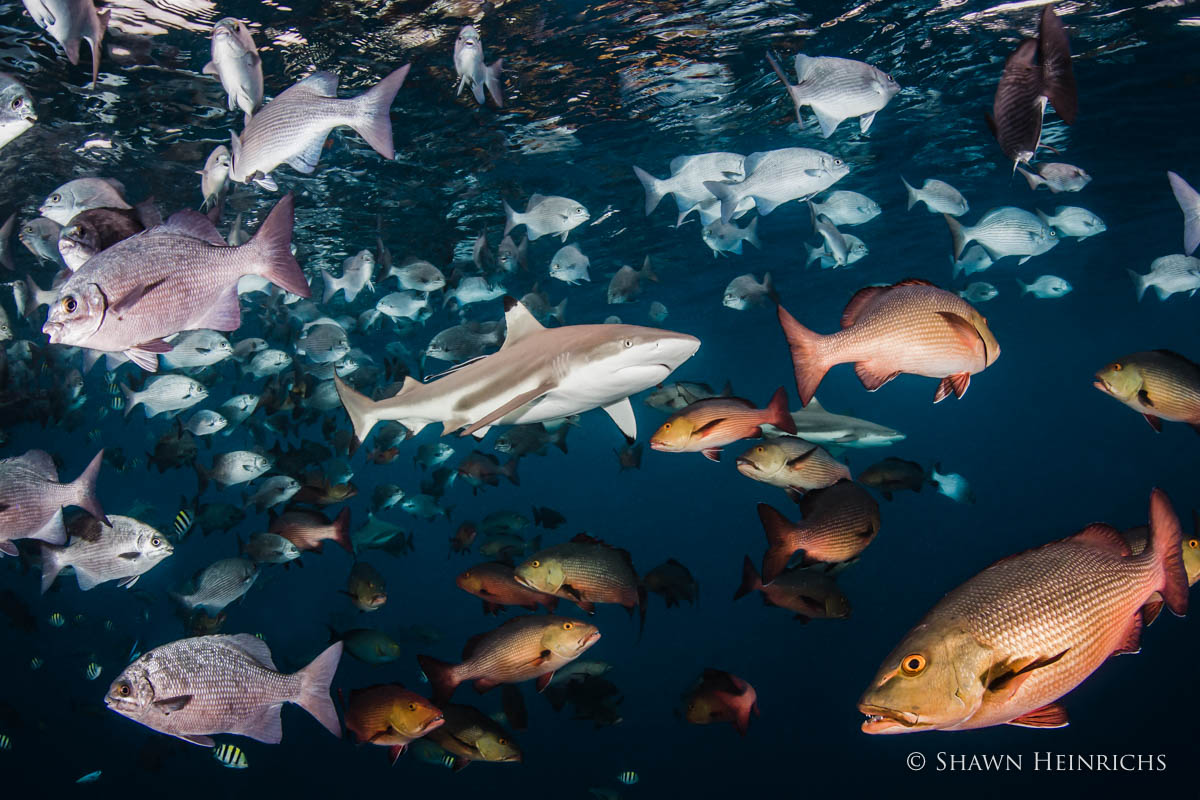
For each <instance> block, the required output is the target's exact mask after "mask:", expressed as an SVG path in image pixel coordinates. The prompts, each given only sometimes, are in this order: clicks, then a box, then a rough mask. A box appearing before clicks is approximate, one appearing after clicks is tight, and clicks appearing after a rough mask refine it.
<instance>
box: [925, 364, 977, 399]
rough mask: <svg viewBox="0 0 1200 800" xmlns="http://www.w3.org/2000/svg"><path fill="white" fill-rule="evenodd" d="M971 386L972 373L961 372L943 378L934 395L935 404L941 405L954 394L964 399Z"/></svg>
mask: <svg viewBox="0 0 1200 800" xmlns="http://www.w3.org/2000/svg"><path fill="white" fill-rule="evenodd" d="M970 385H971V373H969V372H960V373H958V374H957V375H948V376H947V377H945V378H942V382H941V383H939V384H938V388H937V391H936V392H934V394H933V402H935V403H940V402H942V401H943V400H945V399H946V398H947V397H949V396H950V395H951V394H953V395H954V396H955V397H962V396H963V395H964V394H966V393H967V388H968V387H969V386H970Z"/></svg>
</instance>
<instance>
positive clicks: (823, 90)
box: [767, 54, 900, 139]
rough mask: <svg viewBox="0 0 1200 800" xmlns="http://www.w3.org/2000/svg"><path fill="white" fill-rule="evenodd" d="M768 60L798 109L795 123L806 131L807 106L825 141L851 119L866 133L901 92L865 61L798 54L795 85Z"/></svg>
mask: <svg viewBox="0 0 1200 800" xmlns="http://www.w3.org/2000/svg"><path fill="white" fill-rule="evenodd" d="M767 59H768V60H769V61H770V62H771V67H772V68H773V69H774V70H775V74H777V75H778V76H779V79H780V80H781V81H783V85H784V86H786V87H787V90H788V94H789V95H790V96H791V98H792V103H794V104H795V106H796V122H797V123H798V124H799V125H800V127H801V128H803V127H804V120H803V119H802V118H801V116H800V109H801V108H803V107H804V106H808V107H809V108H810V109H812V112H813V113H814V114H816V116H817V122H818V124H820V126H821V135H822V136H823V137H825V138H826V139H828V138H829V137H830V136H831V135H833V132H834V131H835V130H836V129H837V126H838V125H840V124H841V123H842V120H846V119H849V118H850V117H858V127H859V130H861V131H862V132H863V133H866V132H867V131H868V130H870V128H871V123H872V122H874V121H875V115H876V114H877V113H878V112H879V111H881V110H883V108H884V106H886V105H887V104H888V103H889V102H891V99H892V98H893V97H895V96H896V94H897V93H898V92H899V91H900V84H898V83H896V82H895V81H894V80H892V76H891V75H888V74H887V73H886V72H884V71H883V70H881V69H878V68H876V67H873V66H871V65H870V64H865V63H863V62H862V61H854V60H852V59H848V58H832V57H829V56H817V57H813V56H806V55H803V54H798V55H797V56H796V59H795V66H796V83H795V85H792V84H789V83H788V80H787V76H785V75H784V74H783V70H782V69H781V68H780V67H779V64H777V63H776V62H775V59H774V58H772V57H771V56H770V55H768V56H767Z"/></svg>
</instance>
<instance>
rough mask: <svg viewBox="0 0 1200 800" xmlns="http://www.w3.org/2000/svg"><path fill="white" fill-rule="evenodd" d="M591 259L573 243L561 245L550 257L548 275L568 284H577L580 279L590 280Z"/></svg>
mask: <svg viewBox="0 0 1200 800" xmlns="http://www.w3.org/2000/svg"><path fill="white" fill-rule="evenodd" d="M590 264H591V260H590V259H589V258H588V257H587V256H586V255H584V254H583V251H582V250H580V249H579V248H578V247H576V246H575V245H573V244H566V245H563V246H562V247H560V248H559V249H558V252H556V253H555V254H554V256H553V257H552V258H551V259H550V277H551V278H557V279H558V280H560V281H562V282H564V283H567V284H570V285H571V286H575V285H577V284H578V283H579V282H580V281H588V282H590V281H591V280H592V278H591V276H590V275H588V266H589V265H590Z"/></svg>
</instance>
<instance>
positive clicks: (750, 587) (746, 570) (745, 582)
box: [733, 556, 763, 600]
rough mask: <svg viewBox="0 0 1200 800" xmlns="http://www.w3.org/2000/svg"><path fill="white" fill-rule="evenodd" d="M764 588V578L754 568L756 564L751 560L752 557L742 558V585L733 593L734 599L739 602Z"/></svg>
mask: <svg viewBox="0 0 1200 800" xmlns="http://www.w3.org/2000/svg"><path fill="white" fill-rule="evenodd" d="M762 586H763V583H762V578H760V577H759V575H758V570H756V569H755V568H754V562H753V561H751V560H750V556H742V583H741V585H740V586H738V588H737V591H736V592H734V593H733V599H734V600H739V599H741V598H743V597H745V596H746V595H748V594H750V593H751V592H757V591H758V590H759V589H761V588H762Z"/></svg>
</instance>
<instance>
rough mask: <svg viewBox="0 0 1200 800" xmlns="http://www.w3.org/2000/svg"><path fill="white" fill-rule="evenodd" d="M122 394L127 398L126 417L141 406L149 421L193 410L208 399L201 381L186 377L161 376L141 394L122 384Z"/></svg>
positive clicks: (154, 379) (206, 390)
mask: <svg viewBox="0 0 1200 800" xmlns="http://www.w3.org/2000/svg"><path fill="white" fill-rule="evenodd" d="M121 394H122V395H123V396H124V397H125V416H127V417H128V416H129V412H130V411H132V410H133V409H134V407H135V406H139V405H140V406H142V410H143V411H145V413H146V418H147V419H149V418H150V417H154V416H157V415H159V414H161V413H163V412H164V411H183V410H184V409H187V408H191V407H192V406H194V405H196V404H197V403H199V402H201V401H202V400H204V398H206V397H208V389H207V388H205V386H204V384H202V383H200V381H198V380H196V379H195V378H189V377H188V376H186V375H159V376H157V377H155V378H153V379H152V380H151V381H150V382H149V383H147V384H146V387H145V388H144V389H142V390H141V391H140V392H135V391H133V390H132V389H130V388H129V387H128V386H126V385H125V384H123V383H122V384H121Z"/></svg>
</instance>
